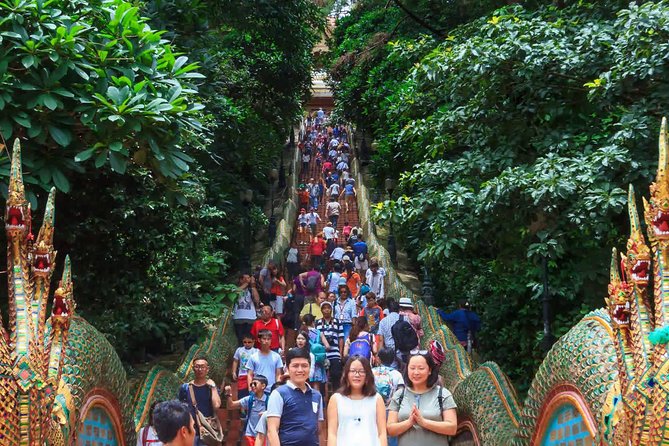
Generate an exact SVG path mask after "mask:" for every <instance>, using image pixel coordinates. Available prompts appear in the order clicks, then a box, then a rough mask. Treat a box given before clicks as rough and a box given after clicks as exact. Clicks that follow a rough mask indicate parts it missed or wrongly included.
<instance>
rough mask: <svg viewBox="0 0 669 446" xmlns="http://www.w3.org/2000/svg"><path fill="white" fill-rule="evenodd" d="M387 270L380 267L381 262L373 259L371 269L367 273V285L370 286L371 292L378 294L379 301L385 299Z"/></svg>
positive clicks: (370, 263) (370, 262) (370, 264)
mask: <svg viewBox="0 0 669 446" xmlns="http://www.w3.org/2000/svg"><path fill="white" fill-rule="evenodd" d="M385 277H386V270H385V269H383V268H381V267H379V261H378V260H377V259H376V258H375V257H372V258H371V259H370V261H369V269H368V270H367V271H366V273H365V283H366V284H367V285H369V288H370V291H373V292H374V294H376V298H377V299H383V298H384V297H385V284H384V279H385Z"/></svg>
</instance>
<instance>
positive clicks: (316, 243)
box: [308, 234, 327, 271]
mask: <svg viewBox="0 0 669 446" xmlns="http://www.w3.org/2000/svg"><path fill="white" fill-rule="evenodd" d="M326 246H327V245H326V244H325V240H323V239H322V238H321V236H320V234H316V236H315V237H314V238H313V239H312V240H311V243H310V244H309V250H308V254H309V257H310V259H311V266H312V268H314V269H317V270H319V271H320V269H321V265H322V264H323V253H324V252H325V248H326Z"/></svg>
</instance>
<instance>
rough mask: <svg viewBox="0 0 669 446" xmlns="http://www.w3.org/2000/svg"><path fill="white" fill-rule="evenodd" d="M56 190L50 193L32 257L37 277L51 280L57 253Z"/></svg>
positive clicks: (53, 189)
mask: <svg viewBox="0 0 669 446" xmlns="http://www.w3.org/2000/svg"><path fill="white" fill-rule="evenodd" d="M55 196H56V189H55V188H52V189H51V191H50V192H49V199H48V200H47V203H46V210H45V212H44V222H43V223H42V227H41V228H40V230H39V234H38V236H37V241H36V242H35V244H34V245H33V252H32V257H31V262H32V267H33V269H32V270H33V274H34V275H35V276H37V277H43V278H45V279H47V280H48V279H49V278H50V277H51V273H52V272H53V266H54V263H55V261H56V252H55V251H54V249H53V221H54V199H55Z"/></svg>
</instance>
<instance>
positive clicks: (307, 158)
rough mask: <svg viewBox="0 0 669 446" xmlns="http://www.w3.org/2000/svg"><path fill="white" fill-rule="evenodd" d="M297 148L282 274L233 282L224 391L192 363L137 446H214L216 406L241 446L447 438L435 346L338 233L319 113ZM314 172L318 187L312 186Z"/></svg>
mask: <svg viewBox="0 0 669 446" xmlns="http://www.w3.org/2000/svg"><path fill="white" fill-rule="evenodd" d="M299 147H300V150H301V154H302V161H303V163H304V165H303V175H304V178H305V180H306V179H307V178H308V181H306V183H305V184H304V185H303V186H302V187H301V188H300V193H299V196H300V201H301V204H302V209H301V210H300V214H299V216H298V219H297V227H298V230H297V231H296V235H295V240H294V242H293V243H292V244H291V247H290V248H289V249H288V251H287V254H286V259H285V260H286V261H285V268H282V267H281V266H280V265H278V264H277V263H275V262H273V261H270V262H269V263H268V264H267V265H264V266H263V267H258V268H256V269H255V271H254V272H253V273H249V274H246V273H245V274H241V275H240V277H239V282H238V285H239V297H238V298H237V300H236V302H235V305H234V309H233V322H234V328H235V334H236V336H237V339H238V342H239V347H238V348H237V349H236V351H235V353H234V359H233V365H232V369H233V370H232V378H233V380H234V381H235V383H234V385H221V386H219V387H217V386H216V384H215V383H214V382H213V381H211V380H210V379H209V378H208V375H207V372H208V363H207V360H206V358H205V357H197V358H195V359H194V361H193V371H194V375H195V379H194V380H193V381H191V382H190V383H185V384H183V385H182V386H181V388H180V391H179V395H178V396H177V397H178V398H177V399H178V401H176V402H175V401H170V402H165V403H161V404H159V405H158V406H157V407H156V408H155V409H153V410H152V415H153V416H152V423H151V426H150V427H148V428H144V429H147V430H148V431H149V433H148V434H144V432H143V431H140V436H139V438H138V446H147V444H149V443H147V442H146V440H147V439H150V440H151V441H153V440H154V439H155V441H162V442H163V443H164V444H166V445H188V446H190V445H191V444H195V445H196V446H199V445H207V446H215V445H216V441H217V439H216V438H215V437H216V435H215V434H216V432H215V431H216V429H217V426H216V425H215V424H216V423H215V420H213V418H215V413H216V410H217V409H218V408H220V407H221V404H222V401H226V404H227V408H228V409H231V408H232V409H239V410H240V411H242V419H243V423H242V429H243V436H242V438H243V441H244V442H245V444H246V445H249V446H250V445H255V446H264V445H266V444H268V445H270V446H279V445H282V446H290V445H295V446H297V445H299V446H316V445H324V444H325V442H326V441H327V444H328V445H330V446H337V445H346V446H354V445H383V446H386V445H400V446H405V445H406V446H408V445H419V446H420V445H428V444H429V445H430V446H433V445H447V444H448V436H450V435H454V434H455V432H456V429H457V420H456V412H455V403H454V401H453V397H452V395H451V394H450V392H449V391H448V390H447V389H446V388H444V387H443V386H441V385H440V384H439V377H438V371H439V367H440V365H441V363H442V362H443V361H444V352H443V348H442V347H441V345H440V344H439V343H438V342H436V341H434V340H433V341H431V342H429V343H428V348H427V349H426V350H421V349H420V345H421V338H422V337H423V334H424V333H423V329H422V325H421V324H422V321H421V318H420V316H419V315H418V314H417V312H416V311H415V310H414V306H413V303H412V301H411V299H409V298H406V297H402V298H399V299H397V298H396V296H387V295H386V292H385V290H386V286H385V285H386V284H385V276H386V275H385V270H384V269H383V268H382V267H381V266H380V265H379V262H378V259H376V258H374V257H372V258H368V248H367V244H366V243H365V241H364V234H363V231H362V230H361V229H360V228H357V227H351V226H350V225H349V224H348V221H349V217H351V215H350V212H351V211H353V209H354V200H355V196H356V193H357V192H356V190H355V181H354V179H353V178H352V177H351V175H350V172H349V165H350V164H349V162H350V160H351V153H350V147H349V144H348V135H347V132H346V128H345V127H344V126H339V125H330V124H329V123H328V120H327V116H326V114H325V112H323V111H322V110H319V111H318V112H316V113H315V115H314V116H313V117H311V118H310V119H308V120H307V122H306V132H305V134H304V138H303V139H302V140H301V141H300V142H299ZM314 164H315V166H314ZM315 168H316V169H317V171H318V173H319V174H320V176H319V177H313V176H312V175H310V174H313V172H314V169H315ZM323 199H325V200H326V204H325V205H324V206H323V204H322V203H323ZM319 206H320V207H321V208H323V207H325V209H326V215H327V223H326V224H325V225H324V226H323V225H322V224H320V221H321V218H320V216H319V215H318V209H319ZM307 209H308V210H309V212H307ZM340 217H342V218H341V219H340ZM319 225H320V226H322V229H321V230H319ZM303 245H308V248H307V250H306V252H307V254H306V255H305V256H301V255H300V249H299V247H300V246H303ZM303 251H304V250H303ZM302 257H303V258H302ZM221 395H222V396H221ZM188 413H190V414H191V415H192V417H187V416H185V415H184V414H188ZM326 419H327V428H326V427H325V420H326ZM193 420H194V422H193ZM219 428H220V426H219ZM191 432H192V433H191ZM141 438H144V443H140V439H141ZM154 445H155V443H154ZM155 446H158V445H155Z"/></svg>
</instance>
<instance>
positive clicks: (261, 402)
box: [239, 395, 269, 437]
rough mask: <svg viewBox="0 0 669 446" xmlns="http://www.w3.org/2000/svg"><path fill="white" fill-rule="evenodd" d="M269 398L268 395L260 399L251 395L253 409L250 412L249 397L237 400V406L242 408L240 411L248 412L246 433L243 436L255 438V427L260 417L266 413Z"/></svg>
mask: <svg viewBox="0 0 669 446" xmlns="http://www.w3.org/2000/svg"><path fill="white" fill-rule="evenodd" d="M268 398H269V396H268V395H263V396H262V397H260V398H258V396H257V395H253V407H252V408H251V410H249V402H250V401H251V395H249V396H245V397H244V398H242V399H241V400H239V404H240V405H241V406H242V409H244V410H245V411H247V412H248V415H247V416H248V417H249V420H248V424H247V425H246V431H245V432H244V435H246V436H247V437H255V436H256V426H257V425H258V421H260V417H261V415H262V414H263V413H264V412H266V411H267V400H268Z"/></svg>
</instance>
